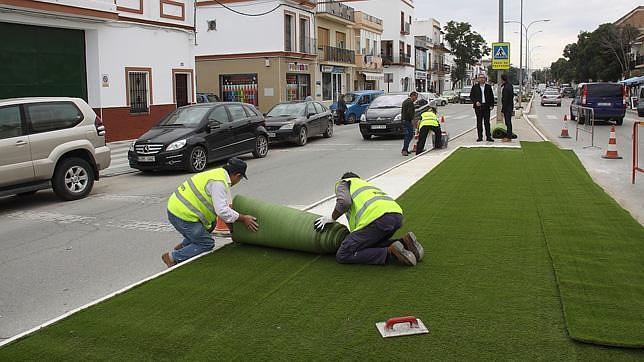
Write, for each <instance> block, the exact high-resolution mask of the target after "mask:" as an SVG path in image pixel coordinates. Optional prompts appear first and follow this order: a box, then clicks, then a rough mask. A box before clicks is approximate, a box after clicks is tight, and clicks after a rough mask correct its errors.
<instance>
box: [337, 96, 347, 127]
mask: <svg viewBox="0 0 644 362" xmlns="http://www.w3.org/2000/svg"><path fill="white" fill-rule="evenodd" d="M336 111H337V112H338V124H347V121H346V120H345V119H344V112H346V111H347V104H346V103H345V101H344V95H343V94H340V95H339V96H338V104H337V107H336Z"/></svg>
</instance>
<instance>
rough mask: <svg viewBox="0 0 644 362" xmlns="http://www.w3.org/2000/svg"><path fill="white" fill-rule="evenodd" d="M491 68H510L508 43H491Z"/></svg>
mask: <svg viewBox="0 0 644 362" xmlns="http://www.w3.org/2000/svg"><path fill="white" fill-rule="evenodd" d="M492 69H510V43H492Z"/></svg>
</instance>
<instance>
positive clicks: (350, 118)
mask: <svg viewBox="0 0 644 362" xmlns="http://www.w3.org/2000/svg"><path fill="white" fill-rule="evenodd" d="M347 122H348V123H356V115H355V114H353V113H351V114H350V115H349V118H347Z"/></svg>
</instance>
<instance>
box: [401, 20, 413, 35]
mask: <svg viewBox="0 0 644 362" xmlns="http://www.w3.org/2000/svg"><path fill="white" fill-rule="evenodd" d="M400 34H401V35H409V34H411V23H402V24H400Z"/></svg>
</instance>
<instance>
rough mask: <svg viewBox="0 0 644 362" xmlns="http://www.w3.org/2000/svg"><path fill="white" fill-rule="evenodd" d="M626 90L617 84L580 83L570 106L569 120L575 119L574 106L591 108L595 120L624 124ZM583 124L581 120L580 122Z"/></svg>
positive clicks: (575, 110) (575, 111) (575, 109)
mask: <svg viewBox="0 0 644 362" xmlns="http://www.w3.org/2000/svg"><path fill="white" fill-rule="evenodd" d="M627 104H628V102H627V99H626V90H625V89H624V86H623V85H622V84H619V83H580V84H579V85H578V86H577V90H576V91H575V97H574V98H573V100H572V104H571V105H570V119H571V120H572V121H575V120H576V119H577V108H576V106H582V107H588V108H592V109H593V112H594V113H595V120H605V121H615V123H616V124H617V125H618V126H621V125H622V123H624V116H625V115H626V106H627ZM581 121H582V123H583V121H584V120H583V119H582V120H581Z"/></svg>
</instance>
